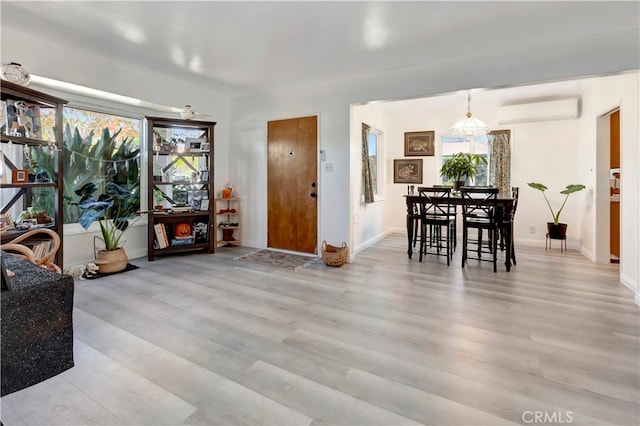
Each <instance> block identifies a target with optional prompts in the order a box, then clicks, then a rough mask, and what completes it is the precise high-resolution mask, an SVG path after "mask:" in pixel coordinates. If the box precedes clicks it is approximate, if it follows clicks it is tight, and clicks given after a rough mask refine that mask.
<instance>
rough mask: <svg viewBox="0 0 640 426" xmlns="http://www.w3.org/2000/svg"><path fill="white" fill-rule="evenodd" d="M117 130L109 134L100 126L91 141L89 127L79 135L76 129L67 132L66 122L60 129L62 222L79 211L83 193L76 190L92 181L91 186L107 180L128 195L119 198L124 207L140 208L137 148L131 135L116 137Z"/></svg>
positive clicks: (72, 219) (74, 217) (71, 219)
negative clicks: (84, 136) (62, 168)
mask: <svg viewBox="0 0 640 426" xmlns="http://www.w3.org/2000/svg"><path fill="white" fill-rule="evenodd" d="M120 132H121V129H120V130H118V131H116V132H115V133H113V134H111V132H110V131H109V129H108V128H107V127H105V128H103V130H102V134H101V137H100V139H99V140H98V141H97V142H95V143H94V142H93V140H94V138H95V135H94V132H93V130H92V131H91V132H90V133H89V135H87V137H86V138H83V137H82V136H81V135H80V131H79V130H78V128H75V129H74V130H73V131H71V128H70V126H69V124H67V125H66V126H65V131H64V146H65V151H64V164H65V172H64V199H65V212H64V223H76V222H78V218H79V217H80V215H81V214H82V210H81V208H80V206H79V202H80V198H81V197H82V196H83V195H84V192H83V191H81V190H80V194H79V193H78V191H79V189H81V188H85V185H87V184H89V183H93V184H94V185H95V188H98V187H100V186H102V187H104V186H105V185H107V184H109V183H113V184H116V185H118V186H119V187H120V188H121V189H122V190H123V191H126V192H129V193H130V194H131V195H130V196H129V197H127V198H126V199H124V200H122V202H123V203H124V204H125V207H126V210H128V211H137V210H139V208H140V168H139V166H138V162H137V160H136V159H137V157H138V156H139V153H140V149H139V147H138V146H137V145H136V144H135V143H134V140H133V138H121V139H120V140H118V139H117V138H118V137H119V135H120Z"/></svg>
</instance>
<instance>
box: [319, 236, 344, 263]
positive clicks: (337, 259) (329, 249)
mask: <svg viewBox="0 0 640 426" xmlns="http://www.w3.org/2000/svg"><path fill="white" fill-rule="evenodd" d="M322 260H324V263H326V264H327V265H329V266H342V265H344V263H345V262H346V261H347V243H345V242H343V243H342V247H336V246H332V245H331V244H327V242H326V241H323V242H322Z"/></svg>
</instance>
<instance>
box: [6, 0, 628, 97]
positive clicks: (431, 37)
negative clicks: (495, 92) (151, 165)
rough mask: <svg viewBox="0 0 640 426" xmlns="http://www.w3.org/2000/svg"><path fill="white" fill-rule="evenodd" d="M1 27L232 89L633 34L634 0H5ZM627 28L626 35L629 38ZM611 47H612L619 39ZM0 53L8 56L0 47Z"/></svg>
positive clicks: (551, 52) (554, 48)
mask: <svg viewBox="0 0 640 426" xmlns="http://www.w3.org/2000/svg"><path fill="white" fill-rule="evenodd" d="M0 7H1V9H0V12H1V23H2V27H5V26H7V27H11V28H21V30H22V31H28V32H29V33H33V34H36V35H38V34H39V35H41V36H44V37H47V38H49V39H55V40H59V41H60V42H61V43H64V44H65V45H67V46H69V47H70V49H71V48H82V49H88V50H93V51H99V52H100V53H101V55H103V56H107V57H112V58H113V60H116V61H122V62H125V63H126V62H131V63H134V64H136V65H138V66H144V67H149V68H152V69H155V70H160V71H162V72H165V73H167V74H171V75H173V76H177V77H180V78H188V79H191V80H192V81H195V82H202V84H206V85H208V87H211V88H212V89H215V90H218V91H219V92H220V93H221V94H225V95H229V96H237V95H243V94H247V93H252V92H256V91H264V90H270V89H278V88H284V87H287V86H292V85H298V84H308V83H311V82H317V81H324V80H333V79H340V78H345V77H352V76H357V75H363V74H368V73H375V72H380V71H384V70H390V69H396V68H402V67H410V66H416V65H420V64H426V63H429V62H431V61H441V60H446V59H447V58H452V57H477V58H478V60H481V58H482V55H483V54H488V53H504V54H510V53H513V54H516V53H518V54H522V51H523V50H528V49H533V50H532V51H535V52H545V53H544V54H540V53H537V55H540V57H536V58H534V59H535V60H538V61H544V60H545V57H544V55H548V58H547V59H550V58H557V57H558V54H561V53H562V49H567V46H574V45H575V46H580V48H581V49H584V48H585V46H588V43H590V42H598V40H604V39H606V40H607V42H608V43H611V54H612V55H615V54H616V49H618V47H617V46H619V48H620V49H623V48H625V47H626V48H628V46H629V44H630V43H635V44H637V43H638V41H637V38H638V33H639V23H638V21H639V10H640V9H639V5H638V2H635V1H634V2H611V1H603V2H573V1H570V2H455V1H448V2H425V1H423V2H364V1H359V2H324V1H322V2H306V1H298V2H266V1H261V2H245V1H235V2H222V1H199V2H186V1H163V2H149V1H127V2H116V1H104V2H96V1H81V2H79V1H48V2H37V3H36V2H32V1H21V2H15V1H7V0H3V1H2V2H0ZM631 39H633V40H631ZM541 47H543V49H541ZM621 51H622V50H621ZM2 59H3V61H5V62H6V61H8V60H11V59H12V58H2Z"/></svg>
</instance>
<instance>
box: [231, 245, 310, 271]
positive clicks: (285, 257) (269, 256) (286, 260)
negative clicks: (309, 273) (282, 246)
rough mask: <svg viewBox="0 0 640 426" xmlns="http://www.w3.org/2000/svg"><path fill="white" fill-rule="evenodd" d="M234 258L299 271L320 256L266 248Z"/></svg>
mask: <svg viewBox="0 0 640 426" xmlns="http://www.w3.org/2000/svg"><path fill="white" fill-rule="evenodd" d="M234 260H242V261H245V262H251V263H257V264H259V265H267V266H277V267H278V268H284V269H290V270H292V271H297V270H298V269H302V268H304V267H305V266H308V265H310V264H312V263H313V262H315V261H316V260H318V258H317V257H311V256H301V255H299V254H291V253H283V252H281V251H275V250H269V249H264V250H258V251H254V252H253V253H249V254H245V255H244V256H240V257H236V258H235V259H234Z"/></svg>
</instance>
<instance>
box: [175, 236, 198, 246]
mask: <svg viewBox="0 0 640 426" xmlns="http://www.w3.org/2000/svg"><path fill="white" fill-rule="evenodd" d="M189 244H193V237H175V238H172V239H171V245H172V246H187V245H189Z"/></svg>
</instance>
